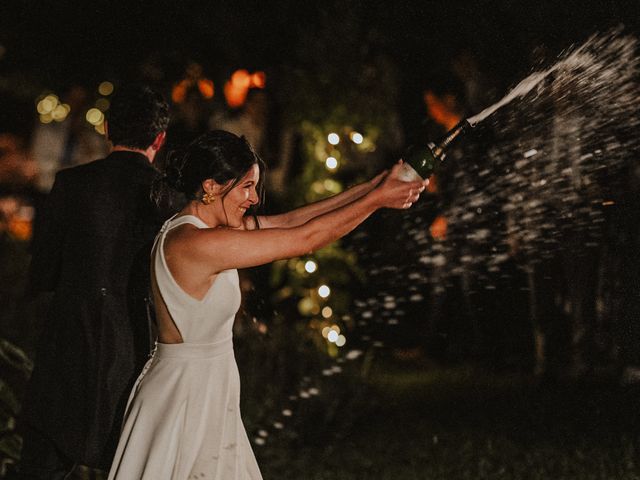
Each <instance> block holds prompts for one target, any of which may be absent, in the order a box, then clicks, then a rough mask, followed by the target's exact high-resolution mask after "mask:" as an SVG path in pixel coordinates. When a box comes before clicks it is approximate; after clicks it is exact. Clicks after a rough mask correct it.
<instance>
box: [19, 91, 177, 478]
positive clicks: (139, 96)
mask: <svg viewBox="0 0 640 480" xmlns="http://www.w3.org/2000/svg"><path fill="white" fill-rule="evenodd" d="M168 122H169V114H168V106H167V104H166V102H165V101H164V100H163V98H162V97H161V96H160V95H159V94H158V93H156V92H154V91H152V90H151V89H149V88H148V87H143V86H140V87H130V88H124V89H123V90H122V91H121V92H120V93H119V94H117V95H116V96H115V97H114V98H113V100H112V103H111V107H110V109H109V111H108V119H107V122H106V124H105V127H106V132H107V137H108V138H109V140H110V141H111V142H112V144H113V147H112V152H111V153H110V154H109V155H108V156H107V157H106V158H104V159H101V160H97V161H95V162H92V163H89V164H86V165H81V166H78V167H74V168H69V169H66V170H61V171H60V172H58V174H57V175H56V180H55V183H54V186H53V189H52V191H51V194H50V195H49V197H48V199H47V201H46V204H45V206H44V208H43V211H42V212H41V213H40V214H39V215H38V217H37V219H36V225H35V230H34V240H33V246H32V251H33V258H32V263H31V272H30V290H31V291H32V292H34V293H38V292H53V298H52V301H51V305H50V308H49V311H48V315H47V318H46V320H45V322H44V323H45V325H44V331H43V335H42V340H41V343H40V345H39V346H38V350H37V355H36V363H35V369H34V371H33V375H32V377H31V380H30V383H29V387H28V389H27V394H26V397H25V400H24V410H23V414H22V417H21V424H22V425H21V426H22V431H23V434H24V447H23V453H22V461H21V463H20V466H19V471H20V477H19V478H25V479H26V478H28V479H61V478H67V475H68V474H69V472H71V471H72V470H73V469H74V468H75V467H76V466H77V465H84V466H88V467H91V468H96V469H101V470H108V468H109V466H110V463H111V459H112V457H113V454H114V452H115V447H116V444H117V439H118V435H119V431H120V426H121V419H122V416H123V413H124V408H125V405H126V401H127V397H128V395H129V393H130V389H131V387H132V385H133V383H134V381H135V378H136V377H137V375H138V374H139V372H140V370H141V368H142V366H143V365H144V361H145V360H146V356H147V355H148V353H149V334H148V328H147V327H148V325H147V320H146V313H145V312H146V308H145V302H146V298H147V292H148V277H149V252H150V246H151V242H152V241H153V238H154V236H155V234H156V232H157V231H158V230H159V227H160V225H161V223H162V221H163V220H164V219H163V218H162V215H161V214H160V213H159V212H158V211H157V209H156V208H155V205H154V203H153V202H152V201H151V199H150V187H151V183H152V180H153V178H154V176H155V173H156V170H155V169H154V168H153V166H152V163H153V161H154V158H155V156H156V153H157V152H158V150H159V149H160V148H161V147H162V145H163V143H164V140H165V135H166V129H167V125H168Z"/></svg>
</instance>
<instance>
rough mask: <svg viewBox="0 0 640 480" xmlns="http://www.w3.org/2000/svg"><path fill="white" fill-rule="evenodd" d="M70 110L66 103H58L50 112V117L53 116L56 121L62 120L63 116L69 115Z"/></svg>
mask: <svg viewBox="0 0 640 480" xmlns="http://www.w3.org/2000/svg"><path fill="white" fill-rule="evenodd" d="M70 111H71V107H69V105H67V104H66V103H63V104H60V105H58V106H57V107H56V108H54V109H53V111H52V112H51V118H53V119H54V120H55V121H56V122H62V121H64V119H65V118H67V115H69V112H70Z"/></svg>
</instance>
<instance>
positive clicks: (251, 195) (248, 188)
mask: <svg viewBox="0 0 640 480" xmlns="http://www.w3.org/2000/svg"><path fill="white" fill-rule="evenodd" d="M259 180H260V168H259V167H258V165H257V164H254V165H253V166H252V167H251V168H250V169H249V171H248V172H247V173H246V174H245V175H244V176H243V177H242V178H241V179H240V181H239V182H238V183H237V184H236V186H235V187H233V188H232V189H231V190H229V191H228V192H227V193H226V194H223V195H222V196H221V197H220V198H221V201H219V202H215V204H217V207H218V208H219V214H220V215H221V217H220V220H221V222H220V223H221V224H223V225H227V226H229V227H231V228H238V227H241V226H242V217H244V214H245V213H246V212H247V210H248V209H249V208H250V207H251V206H252V205H256V204H257V203H258V202H259V201H260V198H259V197H258V192H257V190H256V188H257V186H258V181H259ZM215 204H214V205H215Z"/></svg>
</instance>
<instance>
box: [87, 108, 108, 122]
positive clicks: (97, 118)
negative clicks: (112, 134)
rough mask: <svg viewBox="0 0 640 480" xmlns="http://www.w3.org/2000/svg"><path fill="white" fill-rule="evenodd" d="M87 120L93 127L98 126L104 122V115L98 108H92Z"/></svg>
mask: <svg viewBox="0 0 640 480" xmlns="http://www.w3.org/2000/svg"><path fill="white" fill-rule="evenodd" d="M85 118H86V119H87V122H89V123H90V124H91V125H93V126H96V125H99V124H100V123H102V122H103V121H104V114H103V113H102V112H101V111H100V110H98V109H97V108H90V109H89V111H88V112H87V114H86V116H85Z"/></svg>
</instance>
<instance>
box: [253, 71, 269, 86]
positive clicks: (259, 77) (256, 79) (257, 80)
mask: <svg viewBox="0 0 640 480" xmlns="http://www.w3.org/2000/svg"><path fill="white" fill-rule="evenodd" d="M266 84H267V76H266V75H265V73H264V72H255V73H253V74H252V75H251V86H252V87H255V88H264V87H265V85H266Z"/></svg>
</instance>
